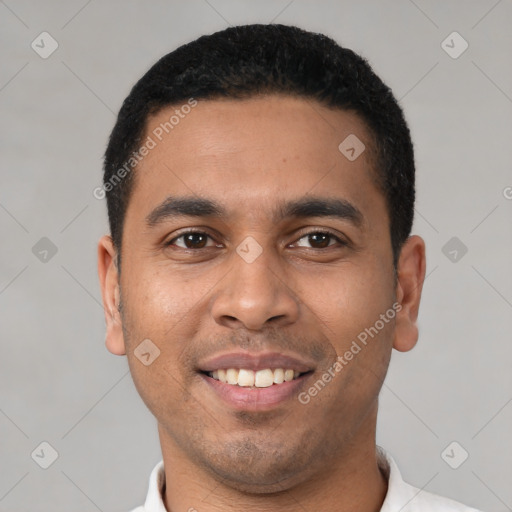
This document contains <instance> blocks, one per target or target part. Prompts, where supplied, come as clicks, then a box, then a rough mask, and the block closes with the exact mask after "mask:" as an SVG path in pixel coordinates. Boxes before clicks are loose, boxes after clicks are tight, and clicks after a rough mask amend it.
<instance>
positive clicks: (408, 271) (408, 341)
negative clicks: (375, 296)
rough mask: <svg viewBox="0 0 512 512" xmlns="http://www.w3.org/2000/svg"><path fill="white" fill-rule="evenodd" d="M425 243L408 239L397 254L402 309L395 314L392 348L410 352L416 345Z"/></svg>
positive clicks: (399, 298)
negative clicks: (398, 256) (398, 254)
mask: <svg viewBox="0 0 512 512" xmlns="http://www.w3.org/2000/svg"><path fill="white" fill-rule="evenodd" d="M425 269H426V258H425V242H424V241H423V239H422V238H420V237H419V236H411V237H409V238H408V239H407V240H406V242H405V243H404V245H403V246H402V250H401V251H400V258H399V261H398V269H397V273H398V279H397V285H396V287H397V289H396V297H397V302H398V303H399V304H400V305H401V306H402V307H401V309H400V310H399V311H397V314H396V323H395V335H394V340H393V348H394V349H396V350H398V351H400V352H407V351H408V350H411V349H412V348H413V347H414V346H415V345H416V342H417V341H418V326H417V325H416V320H417V319H418V310H419V307H420V299H421V290H422V289H423V281H424V280H425Z"/></svg>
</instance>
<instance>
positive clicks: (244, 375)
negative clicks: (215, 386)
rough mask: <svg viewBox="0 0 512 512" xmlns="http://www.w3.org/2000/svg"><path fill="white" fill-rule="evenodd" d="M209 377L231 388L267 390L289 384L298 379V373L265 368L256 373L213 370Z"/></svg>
mask: <svg viewBox="0 0 512 512" xmlns="http://www.w3.org/2000/svg"><path fill="white" fill-rule="evenodd" d="M209 375H210V377H212V378H213V379H215V380H218V381H220V382H224V383H225V384H231V385H233V386H236V385H238V386H241V387H244V388H250V387H257V388H268V387H270V386H272V385H273V384H282V383H283V382H290V381H291V380H294V379H296V378H298V377H299V376H300V372H298V371H297V370H291V369H284V368H276V369H275V370H271V369H270V368H266V369H265V370H258V371H256V372H255V371H253V370H247V369H245V368H240V369H237V368H228V369H218V370H215V371H213V372H210V373H209Z"/></svg>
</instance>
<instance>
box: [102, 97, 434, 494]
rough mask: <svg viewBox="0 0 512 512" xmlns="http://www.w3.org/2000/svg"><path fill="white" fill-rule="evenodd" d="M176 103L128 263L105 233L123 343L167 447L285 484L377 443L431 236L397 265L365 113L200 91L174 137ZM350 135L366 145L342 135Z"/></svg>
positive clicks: (111, 337) (209, 468)
mask: <svg viewBox="0 0 512 512" xmlns="http://www.w3.org/2000/svg"><path fill="white" fill-rule="evenodd" d="M175 109H176V107H172V108H167V109H164V110H162V111H161V112H159V113H158V114H157V115H155V116H154V117H151V118H150V119H149V120H148V125H147V133H146V137H147V136H150V137H152V138H153V139H154V141H155V142H156V145H155V147H154V148H153V149H151V150H150V151H149V153H148V154H147V156H145V158H144V159H143V161H142V162H141V163H140V164H139V165H138V167H137V169H136V180H135V184H134V189H133V193H132V196H131V198H130V202H129V205H128V208H127V212H126V217H125V223H124V231H123V244H122V250H121V253H122V263H121V264H122V268H121V273H120V275H119V274H118V272H117V269H116V266H115V264H114V260H115V252H114V249H113V247H112V244H111V241H110V238H109V237H104V238H103V239H102V240H101V241H100V244H99V270H100V280H101V283H102V291H103V297H104V301H105V305H106V310H110V312H109V313H108V314H107V315H106V318H107V347H108V348H109V350H111V351H112V352H113V353H116V354H124V353H126V354H127V357H128V361H129V365H130V370H131V373H132V376H133V379H134V382H135V385H136V387H137V389H138V391H139V393H140V395H141V397H142V399H143V400H144V402H145V403H146V405H147V406H148V408H149V409H150V410H151V412H152V413H153V414H154V416H155V417H156V418H157V420H158V423H159V431H160V436H161V442H162V447H163V449H164V451H165V450H168V452H173V453H175V454H179V455H180V456H181V457H182V458H183V459H186V460H187V461H189V462H190V464H192V465H195V466H196V467H197V468H198V471H201V472H207V473H210V475H213V477H214V478H220V479H222V480H223V481H224V482H229V483H230V485H232V486H234V487H236V488H239V489H245V490H252V491H260V492H263V490H265V491H269V490H270V489H273V486H276V485H277V486H281V488H284V487H286V486H287V485H288V484H290V485H291V484H292V483H297V482H300V481H304V480H305V479H306V478H311V477H312V476H313V475H315V474H321V472H322V471H323V470H324V468H325V467H327V466H329V467H332V465H333V464H337V462H336V461H340V460H343V457H353V456H355V455H354V446H362V445H363V444H365V443H369V442H373V443H374V434H375V418H376V412H377V398H378V393H379V390H380V387H381V385H382V381H383V379H384V377H385V374H386V370H387V367H388V363H389V358H390V353H391V349H392V347H393V346H395V348H398V349H399V350H407V349H409V348H411V347H412V346H413V345H414V342H415V340H416V331H415V326H414V323H415V320H416V314H417V304H418V301H419V292H420V291H421V281H422V272H423V274H424V255H423V247H422V243H421V241H419V239H417V238H413V239H410V240H409V242H408V243H407V244H406V245H405V247H404V250H403V251H402V257H401V259H400V267H399V272H398V280H397V279H396V277H395V274H394V271H393V255H392V250H391V242H390V235H389V217H388V214H387V208H386V203H385V199H384V197H383V195H382V193H381V192H380V191H379V190H378V189H377V188H376V185H375V183H374V179H373V172H372V169H373V166H374V162H373V160H372V158H371V151H370V148H371V145H370V139H369V136H368V132H367V129H366V128H365V125H364V123H363V122H362V121H361V120H360V119H359V117H358V116H356V115H355V114H352V113H348V112H342V111H338V110H336V111H335V110H331V109H328V108H326V107H323V106H321V105H320V104H318V103H315V102H311V101H306V100H304V99H296V98H291V97H280V96H267V97H265V98H254V99H248V100H243V101H233V100H229V101H228V100H218V101H199V102H198V104H197V106H195V107H194V108H193V109H192V110H191V112H190V113H188V114H187V115H186V116H184V117H183V118H182V119H180V122H179V124H177V125H175V126H174V127H173V129H172V131H171V130H170V131H169V133H168V134H166V133H165V132H164V133H163V136H162V137H161V138H162V140H161V141H160V140H158V138H157V137H155V136H154V133H160V131H161V130H160V131H158V128H159V127H160V126H161V123H165V122H166V121H168V120H169V118H170V116H171V115H172V114H173V112H174V110H175ZM155 130H157V131H156V132H155ZM351 134H353V135H355V136H356V137H357V138H358V139H359V140H360V141H362V143H363V144H365V146H366V149H365V150H364V151H363V152H362V153H361V154H360V155H359V156H358V157H357V158H356V159H355V160H354V159H353V158H351V159H349V158H347V156H346V155H347V154H348V155H349V156H353V155H352V152H351V151H350V149H349V150H348V153H346V152H345V154H344V153H343V152H342V151H340V150H339V149H338V146H339V145H340V143H341V142H342V141H344V140H345V139H346V137H348V136H349V135H351ZM411 240H412V241H411ZM119 301H120V302H121V305H122V307H121V313H119V312H118V311H117V306H118V303H119ZM398 303H399V305H398V306H397V305H396V304H398ZM394 305H395V306H394ZM369 333H371V334H369ZM365 334H366V336H365ZM144 340H150V342H148V341H144ZM363 340H364V342H363ZM143 341H144V343H143V344H142V345H141V343H142V342H143ZM356 347H359V348H356ZM155 350H159V355H158V357H156V359H154V355H155ZM141 353H142V354H145V355H142V357H141ZM148 354H149V355H148ZM137 355H138V356H139V357H140V359H139V357H137ZM225 380H228V382H223V381H225Z"/></svg>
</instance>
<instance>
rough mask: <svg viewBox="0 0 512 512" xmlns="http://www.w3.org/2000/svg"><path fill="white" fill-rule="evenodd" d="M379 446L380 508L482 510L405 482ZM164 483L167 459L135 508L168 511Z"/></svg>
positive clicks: (398, 511) (388, 511) (392, 511)
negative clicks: (383, 481)
mask: <svg viewBox="0 0 512 512" xmlns="http://www.w3.org/2000/svg"><path fill="white" fill-rule="evenodd" d="M377 450H378V454H379V455H380V461H379V464H382V466H381V467H382V469H383V471H384V473H385V474H386V476H387V477H388V492H387V494H386V499H385V500H384V503H383V504H382V508H381V509H380V512H480V511H479V510H477V509H475V508H471V507H468V506H466V505H463V504H462V503H459V502H457V501H453V500H451V499H449V498H443V497H442V496H438V495H437V494H432V493H430V492H427V491H423V490H421V489H418V488H417V487H413V486H412V485H409V484H408V483H406V482H404V480H403V479H402V475H401V474H400V470H399V469H398V466H397V465H396V463H395V461H394V460H393V457H391V455H389V454H388V453H386V452H385V451H384V450H383V449H382V448H381V447H377ZM164 484H165V473H164V463H163V461H160V462H159V463H158V464H157V465H156V466H155V467H154V469H153V471H152V472H151V475H150V477H149V490H148V494H147V497H146V502H145V504H144V505H143V506H140V507H137V508H136V509H134V510H133V511H132V512H168V511H167V510H166V508H165V506H164V503H163V499H162V491H163V488H164Z"/></svg>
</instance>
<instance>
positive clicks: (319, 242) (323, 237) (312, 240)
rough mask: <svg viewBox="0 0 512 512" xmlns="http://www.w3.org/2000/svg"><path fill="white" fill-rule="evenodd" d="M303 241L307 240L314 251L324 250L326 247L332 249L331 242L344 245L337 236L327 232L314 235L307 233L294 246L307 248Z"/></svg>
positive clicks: (318, 232)
mask: <svg viewBox="0 0 512 512" xmlns="http://www.w3.org/2000/svg"><path fill="white" fill-rule="evenodd" d="M301 240H306V243H309V244H310V246H312V248H313V249H324V248H325V247H330V246H331V245H333V244H331V243H330V242H335V243H336V242H338V243H339V244H341V245H344V243H343V241H342V240H340V239H339V238H338V237H337V236H335V235H333V234H332V233H329V232H326V231H315V232H312V233H307V234H306V235H304V236H302V237H301V238H299V240H298V241H297V242H296V243H295V244H294V245H296V246H298V247H307V245H304V244H303V243H301Z"/></svg>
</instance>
